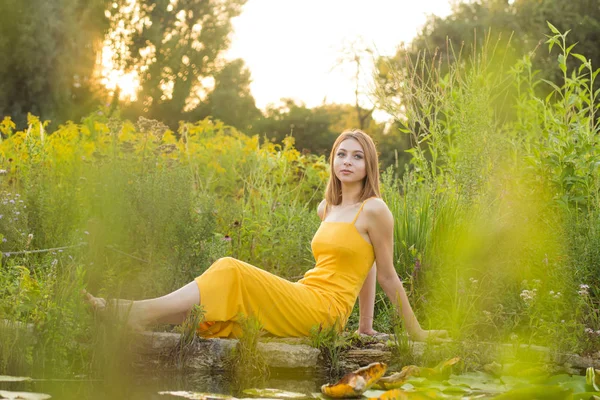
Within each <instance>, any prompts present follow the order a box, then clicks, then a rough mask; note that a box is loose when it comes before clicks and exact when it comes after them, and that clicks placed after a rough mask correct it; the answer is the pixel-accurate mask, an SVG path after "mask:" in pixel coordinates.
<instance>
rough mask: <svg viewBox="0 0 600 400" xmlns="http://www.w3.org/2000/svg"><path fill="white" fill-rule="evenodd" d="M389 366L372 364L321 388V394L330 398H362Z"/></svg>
mask: <svg viewBox="0 0 600 400" xmlns="http://www.w3.org/2000/svg"><path fill="white" fill-rule="evenodd" d="M386 370H387V365H386V364H384V363H372V364H369V365H367V366H366V367H363V368H359V369H357V370H356V371H353V372H350V373H348V374H346V375H344V377H342V379H340V380H339V381H338V382H337V383H335V384H333V385H332V384H327V385H323V386H321V392H322V393H323V394H325V395H327V396H329V397H334V398H348V397H360V395H362V394H363V393H364V392H365V390H367V389H368V388H370V387H371V386H372V385H373V384H374V383H375V382H377V381H378V380H379V378H381V377H382V376H383V374H385V371H386Z"/></svg>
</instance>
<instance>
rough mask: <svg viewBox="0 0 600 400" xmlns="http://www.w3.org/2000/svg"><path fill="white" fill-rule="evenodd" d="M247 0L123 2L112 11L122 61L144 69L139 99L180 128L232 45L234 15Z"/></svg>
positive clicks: (122, 64)
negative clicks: (230, 34)
mask: <svg viewBox="0 0 600 400" xmlns="http://www.w3.org/2000/svg"><path fill="white" fill-rule="evenodd" d="M245 2H246V0H228V1H214V0H213V1H201V0H180V1H177V2H171V1H168V0H161V1H158V2H156V1H147V0H141V1H137V2H135V3H133V4H131V3H130V2H128V1H125V0H120V1H117V2H116V3H115V4H116V7H113V10H111V11H112V14H111V18H110V20H111V28H112V30H113V32H114V34H113V36H112V39H111V40H112V42H113V43H112V47H113V48H116V49H117V57H116V60H115V61H117V65H118V66H119V67H122V68H123V69H125V70H134V71H137V72H138V73H139V76H140V84H141V90H140V93H139V94H138V99H139V100H138V102H137V103H138V104H139V105H140V107H139V108H141V109H142V110H143V111H144V112H147V113H149V115H151V116H152V118H155V119H158V120H160V121H163V122H165V123H166V124H167V125H169V126H171V127H174V126H176V125H177V122H178V121H179V120H180V119H182V113H183V112H184V111H185V110H191V109H194V108H195V107H196V106H197V105H198V104H199V102H200V101H201V98H200V96H201V93H206V92H207V88H206V87H205V85H204V84H203V83H202V82H203V79H204V78H207V77H214V76H215V74H216V72H217V70H218V63H219V60H220V57H221V55H222V53H223V52H224V51H225V50H226V49H227V47H228V46H229V33H230V32H231V18H233V17H235V16H237V15H239V14H240V12H241V8H242V6H243V5H244V3H245Z"/></svg>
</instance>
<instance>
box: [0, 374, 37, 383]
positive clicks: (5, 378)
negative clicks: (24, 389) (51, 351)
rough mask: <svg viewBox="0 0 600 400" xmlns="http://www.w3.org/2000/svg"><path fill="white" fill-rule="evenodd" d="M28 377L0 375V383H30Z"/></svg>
mask: <svg viewBox="0 0 600 400" xmlns="http://www.w3.org/2000/svg"><path fill="white" fill-rule="evenodd" d="M32 380H33V379H31V378H30V377H28V376H8V375H0V382H23V381H32Z"/></svg>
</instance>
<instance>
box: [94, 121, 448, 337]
mask: <svg viewBox="0 0 600 400" xmlns="http://www.w3.org/2000/svg"><path fill="white" fill-rule="evenodd" d="M330 165H331V176H330V178H329V182H328V184H327V189H326V194H325V199H324V200H323V201H322V202H321V204H319V206H318V209H317V214H318V215H319V218H320V219H321V221H322V222H321V226H320V227H319V229H318V230H317V232H316V234H315V236H314V238H313V240H312V243H311V245H312V250H313V253H314V256H315V259H316V265H315V267H314V268H313V269H311V270H309V271H308V272H306V274H305V275H304V278H302V279H301V280H300V281H298V282H289V281H287V280H285V279H282V278H279V277H277V276H275V275H273V274H270V273H268V272H266V271H264V270H262V269H259V268H256V267H254V266H252V265H249V264H246V263H244V262H242V261H239V260H236V259H233V258H231V257H225V258H221V259H220V260H218V261H217V262H215V263H214V264H213V265H212V266H211V267H210V268H209V269H208V270H206V272H204V273H203V274H202V275H201V276H199V277H198V278H196V279H195V280H194V281H193V282H190V283H188V284H187V285H185V286H183V287H182V288H180V289H178V290H176V291H175V292H172V293H170V294H168V295H166V296H163V297H160V298H155V299H149V300H141V301H128V300H118V301H116V305H117V308H118V309H120V310H122V311H124V312H126V313H128V317H127V318H128V324H129V325H131V326H132V327H135V328H143V327H144V326H146V325H148V324H150V323H153V322H163V323H174V324H180V323H182V322H183V320H184V319H185V317H186V315H187V313H188V312H189V311H190V310H191V309H192V308H193V307H194V306H196V305H201V306H202V308H203V310H204V318H205V320H206V321H208V322H205V323H202V324H201V326H200V329H199V330H200V333H201V335H202V336H205V337H229V336H239V335H240V334H241V330H240V327H239V324H238V321H239V320H240V318H241V317H243V316H247V315H254V316H256V317H257V318H258V319H259V320H260V322H261V323H262V326H263V329H265V330H266V331H267V332H270V333H272V334H274V335H277V336H308V335H309V332H310V329H311V328H312V327H314V326H319V325H321V326H334V325H336V324H337V326H338V327H343V326H344V325H345V323H346V321H347V319H348V316H349V315H350V312H351V311H352V307H353V305H354V302H355V301H356V297H357V296H358V295H359V291H360V303H361V304H360V314H361V315H360V321H361V322H360V327H359V332H361V333H367V334H373V333H374V331H373V330H372V320H373V303H374V296H375V275H376V277H377V280H378V282H379V284H380V285H381V287H382V288H383V291H384V292H385V293H386V295H387V296H388V297H389V299H390V300H391V302H392V303H393V304H394V305H395V306H396V309H397V310H398V312H399V313H400V315H401V317H402V319H403V321H404V325H405V326H406V329H407V331H408V334H409V335H410V337H411V338H412V339H413V340H424V339H426V338H427V337H428V336H444V335H445V334H446V332H445V331H426V330H423V329H421V326H420V325H419V322H418V321H417V319H416V317H415V315H414V313H413V311H412V308H411V306H410V304H409V302H408V298H407V296H406V292H405V291H404V288H403V286H402V282H401V281H400V279H399V278H398V275H397V274H396V271H395V269H394V265H393V260H392V254H393V244H394V241H393V232H394V227H393V217H392V214H391V212H390V210H389V209H388V207H387V205H386V204H385V203H384V202H383V200H381V198H380V193H379V170H378V158H377V152H376V150H375V145H374V143H373V141H372V139H371V138H370V137H369V136H368V135H367V134H365V133H364V132H362V131H360V130H348V131H345V132H343V133H342V134H341V135H340V136H339V137H338V138H337V140H336V141H335V143H334V145H333V148H332V151H331V156H330ZM375 260H377V267H375V265H374V262H375ZM361 288H362V290H361ZM86 295H87V297H88V300H89V302H90V303H92V305H93V306H95V307H96V308H104V307H105V306H106V302H105V301H104V299H101V298H96V297H93V296H91V295H90V294H88V293H86Z"/></svg>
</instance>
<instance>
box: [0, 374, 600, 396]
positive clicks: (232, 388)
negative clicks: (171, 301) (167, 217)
mask: <svg viewBox="0 0 600 400" xmlns="http://www.w3.org/2000/svg"><path fill="white" fill-rule="evenodd" d="M417 368H418V367H417ZM423 370H425V369H423ZM429 370H431V369H429ZM595 373H599V374H600V371H594V372H593V373H591V374H590V371H589V370H588V377H587V378H588V379H587V382H586V376H584V375H568V374H557V375H548V374H544V373H534V372H533V371H523V374H515V375H501V376H498V375H494V374H491V373H485V372H469V373H463V374H450V375H448V376H444V377H440V376H428V377H425V376H414V375H413V376H409V377H408V378H407V379H405V380H403V381H401V382H399V383H398V385H396V386H397V388H396V389H392V390H391V391H389V390H378V389H369V390H367V391H365V392H364V393H363V396H362V398H363V399H365V398H381V399H385V400H392V399H440V398H444V399H491V398H496V399H574V400H577V399H585V400H587V399H600V391H598V384H600V378H599V377H598V376H593V375H594V374H595ZM387 375H389V374H387ZM417 375H418V374H417ZM423 375H427V374H425V373H423ZM527 375H530V376H527ZM1 380H2V379H0V394H2V391H3V390H6V391H23V392H32V393H45V394H48V395H50V396H52V398H53V399H65V400H70V399H132V400H137V399H140V400H141V399H161V400H166V399H178V398H179V399H182V398H207V397H201V396H200V393H205V394H208V393H211V394H214V395H215V397H217V395H218V394H226V395H233V396H235V397H237V398H249V397H261V398H267V397H269V398H284V399H289V398H291V396H293V394H294V393H296V394H301V395H304V397H305V398H315V397H316V398H319V399H321V400H322V399H325V398H326V397H325V396H323V395H322V394H320V387H321V385H323V384H326V383H332V384H333V383H335V382H329V380H328V379H327V377H326V376H325V374H323V373H320V374H319V373H316V372H315V371H314V370H305V369H304V370H289V369H288V370H285V369H272V370H271V372H270V375H269V377H268V378H264V379H259V380H254V381H252V382H248V383H246V385H247V386H240V383H239V382H233V381H232V380H231V378H230V377H229V376H227V375H226V374H224V373H222V372H215V373H207V372H202V373H184V372H181V371H180V372H165V371H160V370H148V371H138V372H136V373H130V374H120V375H119V376H118V377H117V378H115V379H103V380H94V379H87V378H86V377H79V378H77V379H39V380H36V379H34V380H30V381H23V382H6V381H4V382H2V381H1ZM594 380H595V381H596V385H594ZM348 382H350V381H349V380H348V378H347V377H346V383H348ZM253 388H261V389H264V388H272V389H278V390H280V391H282V393H277V392H269V393H264V392H263V393H261V392H260V391H254V392H252V391H248V390H247V389H253ZM388 389H389V388H388ZM165 392H171V394H168V393H165ZM288 392H294V393H288ZM186 393H187V396H186ZM193 393H196V395H194V394H193ZM5 396H7V395H5ZM182 396H183V397H182ZM0 398H2V396H0ZM7 398H10V397H7ZM31 398H32V399H34V398H35V397H31ZM208 398H210V397H208ZM40 399H41V397H40Z"/></svg>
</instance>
